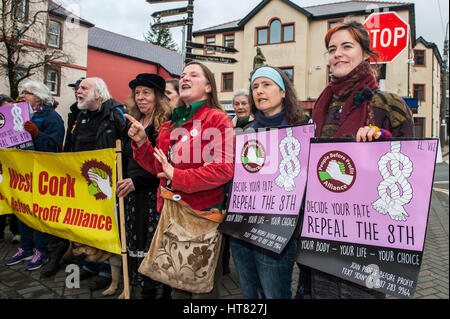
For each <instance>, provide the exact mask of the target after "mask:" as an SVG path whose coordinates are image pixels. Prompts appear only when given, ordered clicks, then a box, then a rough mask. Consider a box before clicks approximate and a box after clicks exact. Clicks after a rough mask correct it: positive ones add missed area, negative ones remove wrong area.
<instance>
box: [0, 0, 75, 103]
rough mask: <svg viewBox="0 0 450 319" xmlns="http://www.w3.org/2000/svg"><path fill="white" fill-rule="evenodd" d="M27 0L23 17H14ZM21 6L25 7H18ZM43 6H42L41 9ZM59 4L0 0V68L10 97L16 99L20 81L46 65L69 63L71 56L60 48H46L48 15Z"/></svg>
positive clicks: (33, 0) (30, 0) (58, 6)
mask: <svg viewBox="0 0 450 319" xmlns="http://www.w3.org/2000/svg"><path fill="white" fill-rule="evenodd" d="M23 1H27V2H28V4H27V5H28V6H27V12H23V15H24V16H25V19H23V20H22V21H20V19H18V18H17V11H16V10H19V6H20V5H23ZM21 8H24V7H21ZM43 8H45V9H43ZM59 8H62V6H61V4H59V3H56V2H54V1H53V2H52V7H51V8H50V9H49V1H48V0H2V5H1V9H0V21H1V25H0V29H1V31H0V71H1V72H2V73H6V75H7V77H8V79H9V84H10V96H11V97H12V98H14V99H15V98H17V96H18V93H19V92H18V85H19V83H20V81H22V80H24V79H26V78H28V77H30V76H32V75H33V74H35V73H36V72H42V70H41V69H42V68H43V67H45V66H46V65H49V64H52V63H55V61H57V62H58V63H69V62H70V61H71V59H72V58H71V56H70V55H68V54H66V53H65V52H63V51H62V50H59V49H54V48H49V47H48V45H47V43H42V39H44V41H45V39H47V34H46V32H47V23H48V20H49V14H52V13H55V12H56V11H57V10H58V9H59Z"/></svg>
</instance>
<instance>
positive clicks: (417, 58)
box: [414, 50, 425, 66]
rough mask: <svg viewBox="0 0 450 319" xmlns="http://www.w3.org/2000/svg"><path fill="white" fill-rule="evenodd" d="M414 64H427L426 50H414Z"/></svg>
mask: <svg viewBox="0 0 450 319" xmlns="http://www.w3.org/2000/svg"><path fill="white" fill-rule="evenodd" d="M414 66H425V50H414Z"/></svg>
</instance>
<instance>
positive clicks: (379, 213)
mask: <svg viewBox="0 0 450 319" xmlns="http://www.w3.org/2000/svg"><path fill="white" fill-rule="evenodd" d="M437 142H438V141H437V140H436V139H403V140H401V139H398V140H397V139H395V140H392V141H378V142H372V143H356V142H341V143H339V142H338V143H336V142H335V143H333V142H330V140H328V142H327V139H322V141H320V140H319V139H317V140H316V141H314V142H313V143H311V150H310V161H309V172H308V183H307V192H306V198H305V215H304V218H303V224H302V231H301V239H300V242H299V251H298V257H297V261H298V262H300V263H305V264H307V265H309V266H311V267H313V268H317V269H320V270H322V271H325V272H328V273H331V274H334V275H336V276H339V277H341V278H344V279H348V280H350V281H354V282H357V283H359V284H362V285H366V284H367V283H366V282H365V280H367V278H369V277H370V276H369V275H370V273H368V272H369V271H372V270H373V269H375V268H377V267H378V270H382V271H384V272H386V273H389V274H392V276H390V277H389V278H396V279H397V280H398V279H399V277H401V278H403V279H401V280H400V281H399V282H394V281H393V282H387V281H386V280H384V281H383V280H382V281H380V282H379V284H380V285H381V284H382V283H384V286H383V287H381V286H380V287H374V289H380V290H381V291H384V292H385V293H389V294H394V295H397V296H399V297H412V296H413V293H414V287H415V286H414V284H415V283H416V281H417V276H418V270H419V269H420V264H421V258H422V252H423V247H424V241H425V234H426V227H427V219H428V211H429V205H430V200H431V189H432V183H433V175H434V164H435V158H436V152H437V147H438V144H437ZM330 258H331V260H333V262H331V263H330ZM324 260H327V263H324ZM370 265H372V267H368V266H370ZM373 266H376V267H373ZM364 271H366V273H364ZM358 274H359V275H358ZM400 274H401V276H400ZM393 280H394V279H393ZM402 281H403V282H407V283H408V284H409V285H408V286H407V287H405V286H402V285H401V282H402ZM387 284H390V285H387ZM388 286H389V287H390V288H391V289H390V290H386V289H387V287H388ZM394 286H395V287H394ZM408 289H409V290H408Z"/></svg>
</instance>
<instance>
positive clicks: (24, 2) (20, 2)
mask: <svg viewBox="0 0 450 319" xmlns="http://www.w3.org/2000/svg"><path fill="white" fill-rule="evenodd" d="M27 6H28V0H14V1H13V3H12V11H13V14H14V18H15V19H17V20H19V21H25V20H26V19H27Z"/></svg>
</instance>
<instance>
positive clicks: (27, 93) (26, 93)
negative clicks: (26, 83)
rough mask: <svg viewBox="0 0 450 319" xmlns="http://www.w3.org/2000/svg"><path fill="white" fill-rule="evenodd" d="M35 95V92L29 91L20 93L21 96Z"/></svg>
mask: <svg viewBox="0 0 450 319" xmlns="http://www.w3.org/2000/svg"><path fill="white" fill-rule="evenodd" d="M29 94H30V95H34V93H33V92H30V91H27V90H23V91H22V92H20V95H29Z"/></svg>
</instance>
